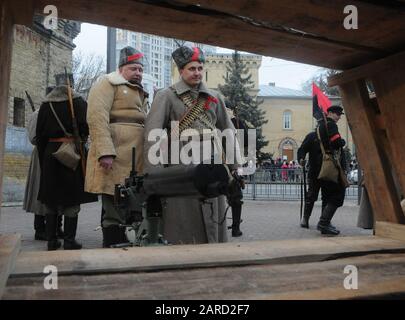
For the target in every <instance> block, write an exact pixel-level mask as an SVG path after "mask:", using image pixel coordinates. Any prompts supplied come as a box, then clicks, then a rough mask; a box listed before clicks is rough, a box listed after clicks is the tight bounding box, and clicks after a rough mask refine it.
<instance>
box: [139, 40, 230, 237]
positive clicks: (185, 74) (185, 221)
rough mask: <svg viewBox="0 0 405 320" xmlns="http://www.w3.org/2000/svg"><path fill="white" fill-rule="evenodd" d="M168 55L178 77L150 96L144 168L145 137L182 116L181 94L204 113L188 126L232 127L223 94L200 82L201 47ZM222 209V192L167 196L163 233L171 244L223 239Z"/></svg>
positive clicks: (193, 127) (149, 167)
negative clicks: (199, 103) (192, 196)
mask: <svg viewBox="0 0 405 320" xmlns="http://www.w3.org/2000/svg"><path fill="white" fill-rule="evenodd" d="M172 57H173V59H174V61H175V62H176V64H177V66H178V69H179V72H180V76H181V79H180V80H179V81H178V82H177V83H175V84H174V85H173V86H171V87H170V88H166V89H163V90H160V91H158V92H157V94H156V96H155V98H154V100H153V104H152V107H151V109H150V111H149V114H148V117H147V119H146V123H145V161H146V163H145V165H146V166H147V167H145V171H153V165H152V164H151V163H150V162H149V160H150V159H149V155H148V153H149V149H150V148H151V147H152V145H153V144H154V142H151V141H149V139H148V136H149V133H150V132H151V131H152V130H153V129H169V126H170V123H171V121H179V120H180V119H182V117H183V116H184V114H185V112H186V110H188V107H187V106H186V105H185V103H184V102H183V100H182V98H181V97H185V96H187V98H188V99H189V100H194V101H200V99H203V100H205V104H204V105H205V107H204V109H205V111H204V113H205V115H200V116H199V117H198V118H197V119H195V120H194V121H193V123H191V124H190V125H189V126H188V128H192V129H198V130H202V129H210V127H211V126H213V127H214V128H215V127H216V128H218V129H220V130H224V129H232V130H233V131H234V130H235V128H234V126H233V124H232V122H231V120H230V119H229V116H228V115H227V112H226V109H225V102H224V100H223V98H222V97H221V96H220V95H219V94H218V93H217V92H215V91H213V90H210V89H208V88H207V87H206V85H205V84H204V83H203V82H202V75H203V72H204V71H203V70H204V61H205V59H204V55H203V52H202V51H201V49H199V48H196V47H195V48H189V47H185V46H183V47H180V48H178V49H176V50H175V51H174V52H173V54H172ZM203 118H205V120H207V118H208V119H209V120H208V121H209V122H210V123H209V124H208V125H207V121H202V120H201V119H203ZM181 146H182V144H180V147H181ZM163 149H164V147H163V148H162V150H163ZM168 153H169V154H171V151H170V152H168ZM225 209H226V208H225V197H224V196H221V197H218V198H214V199H210V200H208V201H205V202H201V201H199V200H198V199H185V198H169V199H167V202H166V208H165V209H164V212H163V237H164V238H165V239H166V240H167V241H168V242H169V243H172V244H190V243H213V242H226V241H227V232H226V221H225Z"/></svg>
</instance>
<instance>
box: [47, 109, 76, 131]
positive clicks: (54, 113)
mask: <svg viewBox="0 0 405 320" xmlns="http://www.w3.org/2000/svg"><path fill="white" fill-rule="evenodd" d="M49 107H50V108H51V111H52V113H53V115H54V116H55V118H56V121H58V123H59V126H60V127H61V129H62V130H63V132H64V133H65V136H66V137H70V136H71V134H70V133H68V132H67V131H66V129H65V127H64V126H63V124H62V122H61V121H60V119H59V117H58V115H57V114H56V112H55V109H54V108H53V105H52V102H49Z"/></svg>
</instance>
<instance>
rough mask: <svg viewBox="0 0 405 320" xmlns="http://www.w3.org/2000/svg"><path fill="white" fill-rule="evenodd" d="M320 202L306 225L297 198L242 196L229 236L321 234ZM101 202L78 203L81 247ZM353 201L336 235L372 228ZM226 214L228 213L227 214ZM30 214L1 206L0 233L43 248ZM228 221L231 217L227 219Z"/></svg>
mask: <svg viewBox="0 0 405 320" xmlns="http://www.w3.org/2000/svg"><path fill="white" fill-rule="evenodd" d="M320 205H321V204H320V202H318V203H316V204H315V208H314V212H313V216H312V218H311V220H310V229H309V230H308V229H303V228H300V227H299V209H300V202H299V201H251V200H246V201H245V205H244V207H243V213H242V215H243V216H242V219H243V223H242V225H241V229H242V231H243V236H242V237H240V238H232V237H231V236H230V231H229V240H230V241H232V242H239V241H253V240H284V239H305V238H319V237H322V236H321V234H320V232H319V231H317V230H316V223H317V222H318V219H319V216H320ZM100 208H101V202H99V203H91V204H86V205H83V206H82V210H81V212H80V216H79V227H78V234H77V239H78V241H80V242H81V243H83V246H84V248H87V249H92V248H100V247H101V239H102V234H101V230H95V229H96V228H97V227H98V226H99V221H100V210H101V209H100ZM358 209H359V207H358V206H357V202H354V201H346V203H345V205H344V206H343V207H342V208H340V209H338V212H337V213H336V215H335V218H334V220H333V224H334V225H335V226H336V227H338V228H339V229H340V231H341V235H340V236H359V235H371V234H372V230H363V229H360V228H357V227H356V223H357V215H358ZM228 216H229V214H228ZM33 220H34V216H33V215H32V214H29V213H26V212H24V211H23V210H22V208H21V206H10V207H2V208H1V214H0V233H14V232H17V233H20V234H21V235H22V245H21V247H22V250H23V251H27V250H45V249H46V242H44V241H35V240H34V231H33ZM228 221H229V222H228V224H230V223H231V220H228Z"/></svg>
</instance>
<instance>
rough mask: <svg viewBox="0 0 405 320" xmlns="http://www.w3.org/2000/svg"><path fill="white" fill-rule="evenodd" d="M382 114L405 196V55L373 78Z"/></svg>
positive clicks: (397, 175) (391, 156)
mask: <svg viewBox="0 0 405 320" xmlns="http://www.w3.org/2000/svg"><path fill="white" fill-rule="evenodd" d="M371 81H372V83H373V85H374V89H375V92H376V97H377V101H378V106H379V108H380V111H381V115H382V116H383V117H384V118H385V123H386V131H387V138H388V141H389V144H390V146H391V148H390V149H391V153H390V154H389V157H390V160H391V163H392V165H393V167H394V169H395V175H396V177H397V178H398V182H399V185H400V186H401V189H402V192H401V194H402V195H403V196H405V161H404V160H405V148H404V146H403V144H404V141H405V125H404V123H405V112H404V106H405V57H404V59H403V60H402V61H401V62H400V63H398V64H396V65H395V66H394V65H392V66H391V68H387V69H386V70H384V72H381V73H379V74H378V75H377V74H376V75H375V76H373V77H372V78H371Z"/></svg>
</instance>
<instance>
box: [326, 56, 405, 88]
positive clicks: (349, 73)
mask: <svg viewBox="0 0 405 320" xmlns="http://www.w3.org/2000/svg"><path fill="white" fill-rule="evenodd" d="M404 61H405V51H402V52H399V53H397V54H394V55H392V56H389V57H386V58H383V59H379V60H376V61H374V62H371V63H365V64H364V65H362V66H360V67H356V68H353V69H350V70H346V71H345V72H342V73H338V74H336V75H334V76H331V77H329V78H328V85H329V87H333V86H338V85H340V84H343V83H346V82H353V81H356V80H360V79H366V78H370V77H372V76H374V75H379V74H381V73H383V72H386V70H388V69H392V68H395V67H396V66H397V65H403V63H404Z"/></svg>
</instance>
